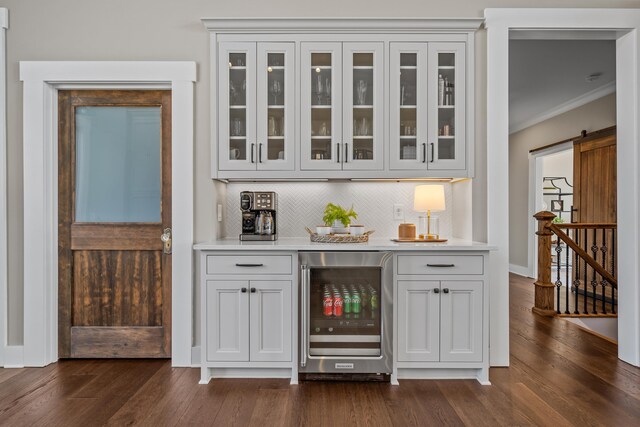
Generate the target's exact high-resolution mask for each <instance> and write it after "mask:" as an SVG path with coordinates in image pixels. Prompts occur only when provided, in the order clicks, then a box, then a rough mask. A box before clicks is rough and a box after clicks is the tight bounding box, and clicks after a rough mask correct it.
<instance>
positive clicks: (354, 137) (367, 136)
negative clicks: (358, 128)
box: [353, 135, 373, 139]
mask: <svg viewBox="0 0 640 427" xmlns="http://www.w3.org/2000/svg"><path fill="white" fill-rule="evenodd" d="M353 139H373V135H358V136H355V135H354V136H353Z"/></svg>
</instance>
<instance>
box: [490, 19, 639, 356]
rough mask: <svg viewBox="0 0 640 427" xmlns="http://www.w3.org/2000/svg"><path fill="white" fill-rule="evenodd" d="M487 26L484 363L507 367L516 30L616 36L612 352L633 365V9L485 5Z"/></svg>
mask: <svg viewBox="0 0 640 427" xmlns="http://www.w3.org/2000/svg"><path fill="white" fill-rule="evenodd" d="M485 18H486V19H485V28H486V29H487V141H488V143H487V206H488V209H487V218H488V221H487V235H488V241H489V243H490V244H493V245H496V246H497V247H498V250H497V251H495V252H493V253H492V254H491V268H490V271H491V290H490V292H491V303H492V310H491V342H490V346H491V365H492V366H508V365H509V275H508V272H509V230H508V229H505V227H504V221H503V219H504V217H505V212H504V209H505V206H506V207H507V209H508V206H509V168H508V167H507V166H508V164H509V38H510V32H511V31H513V30H515V31H520V32H521V35H522V34H523V33H524V35H531V36H537V37H538V38H541V37H545V36H546V38H548V39H554V38H556V39H557V38H560V37H559V35H558V30H560V31H563V34H562V36H563V37H564V38H578V39H579V38H594V37H596V36H599V37H601V38H602V37H604V38H608V39H611V40H616V85H617V88H618V90H617V96H616V106H617V118H616V122H617V123H616V125H617V131H618V135H617V137H618V138H617V144H618V145H617V147H618V154H617V161H618V180H619V182H624V183H625V185H624V187H625V189H624V190H625V192H624V194H623V193H622V189H621V187H622V185H619V186H618V227H619V229H622V230H625V232H624V233H620V234H619V238H618V248H619V251H618V253H619V254H620V259H619V263H618V266H619V267H618V268H619V269H618V277H619V280H620V281H621V282H623V283H626V284H627V285H628V286H625V287H623V288H621V289H620V293H619V307H618V308H619V310H618V313H619V314H618V321H619V325H620V326H621V327H620V328H619V342H618V357H619V358H620V359H622V360H624V361H625V362H628V363H630V364H632V365H635V366H640V267H639V265H638V259H640V220H638V218H639V217H640V174H639V173H638V169H639V168H640V155H639V154H640V149H639V148H638V141H639V139H640V127H639V123H638V122H639V119H638V111H640V9H604V8H603V9H561V8H558V9H528V8H523V9H500V8H497V9H485Z"/></svg>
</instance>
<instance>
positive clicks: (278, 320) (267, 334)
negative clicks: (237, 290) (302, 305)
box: [249, 280, 292, 362]
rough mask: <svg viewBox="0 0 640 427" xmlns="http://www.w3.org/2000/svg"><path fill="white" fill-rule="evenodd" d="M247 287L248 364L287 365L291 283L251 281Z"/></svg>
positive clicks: (288, 357)
mask: <svg viewBox="0 0 640 427" xmlns="http://www.w3.org/2000/svg"><path fill="white" fill-rule="evenodd" d="M250 285H251V303H250V314H249V319H250V340H249V342H250V359H251V361H264V362H274V361H278V362H287V361H290V360H291V333H292V332H291V313H292V310H291V304H292V301H291V282H290V281H285V280H265V281H257V280H255V281H254V280H252V281H251V282H250Z"/></svg>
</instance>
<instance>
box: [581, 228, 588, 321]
mask: <svg viewBox="0 0 640 427" xmlns="http://www.w3.org/2000/svg"><path fill="white" fill-rule="evenodd" d="M587 233H588V231H587V229H586V228H585V229H584V242H582V246H583V248H582V249H584V251H585V252H587V240H588V234H587ZM588 265H589V264H587V262H586V261H585V262H584V279H582V281H583V282H584V291H583V298H582V303H583V305H584V310H583V311H582V314H588V313H589V310H588V309H587V280H588V278H589V275H588V274H587V272H588V270H587V266H588Z"/></svg>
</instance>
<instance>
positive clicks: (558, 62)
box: [509, 40, 616, 133]
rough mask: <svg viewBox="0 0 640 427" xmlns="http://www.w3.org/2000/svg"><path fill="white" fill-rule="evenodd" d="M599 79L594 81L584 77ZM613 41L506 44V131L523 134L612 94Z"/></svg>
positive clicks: (614, 67) (538, 41)
mask: <svg viewBox="0 0 640 427" xmlns="http://www.w3.org/2000/svg"><path fill="white" fill-rule="evenodd" d="M597 73H599V74H600V76H599V78H597V79H596V80H594V81H591V82H589V81H587V79H586V77H587V76H589V75H592V74H597ZM615 79H616V51H615V41H614V40H510V42H509V130H510V132H511V133H513V132H516V131H518V130H522V129H524V128H526V127H529V126H531V125H533V124H535V123H539V122H540V121H542V120H546V119H548V118H551V117H553V116H555V115H557V114H560V113H563V112H565V111H568V110H570V109H573V108H576V107H578V106H579V105H581V104H579V101H580V100H582V101H583V103H586V102H584V101H587V102H588V101H592V100H595V99H597V98H598V97H600V96H604V95H605V94H608V93H611V92H613V90H615Z"/></svg>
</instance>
